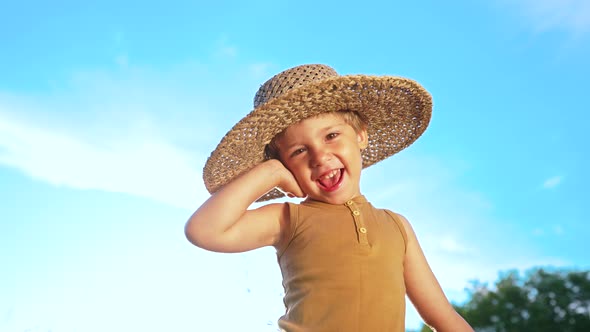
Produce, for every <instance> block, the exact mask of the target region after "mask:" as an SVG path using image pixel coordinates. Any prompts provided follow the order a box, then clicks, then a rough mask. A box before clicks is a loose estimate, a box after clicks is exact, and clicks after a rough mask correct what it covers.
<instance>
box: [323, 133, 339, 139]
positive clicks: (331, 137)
mask: <svg viewBox="0 0 590 332" xmlns="http://www.w3.org/2000/svg"><path fill="white" fill-rule="evenodd" d="M336 137H338V133H329V134H328V135H326V138H327V139H328V140H331V139H334V138H336Z"/></svg>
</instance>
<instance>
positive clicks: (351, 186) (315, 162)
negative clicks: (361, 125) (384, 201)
mask: <svg viewBox="0 0 590 332" xmlns="http://www.w3.org/2000/svg"><path fill="white" fill-rule="evenodd" d="M367 144H368V139H367V133H366V131H362V132H358V133H357V132H356V131H355V130H354V129H353V128H352V127H351V126H350V125H349V124H348V123H346V121H344V119H343V118H342V116H341V115H337V114H334V113H326V114H323V115H320V116H317V117H313V118H308V119H305V120H303V121H301V122H299V123H297V124H294V125H292V126H291V127H289V128H287V129H286V130H285V132H284V133H283V135H282V136H281V137H280V138H279V139H278V140H277V147H278V150H279V156H280V158H281V161H282V162H283V164H284V165H285V167H287V169H288V170H289V171H291V173H293V175H294V176H295V179H296V180H297V183H298V184H299V186H300V187H301V189H302V190H303V192H304V193H306V194H307V196H308V197H309V198H312V199H315V200H318V201H322V202H326V203H331V204H343V203H345V202H346V201H347V200H349V199H351V198H353V197H356V196H359V195H360V175H361V170H362V157H361V150H362V149H364V148H366V147H367Z"/></svg>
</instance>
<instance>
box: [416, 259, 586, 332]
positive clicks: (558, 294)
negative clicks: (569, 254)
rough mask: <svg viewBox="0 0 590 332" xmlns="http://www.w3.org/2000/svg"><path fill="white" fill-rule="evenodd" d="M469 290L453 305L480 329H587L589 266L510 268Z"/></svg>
mask: <svg viewBox="0 0 590 332" xmlns="http://www.w3.org/2000/svg"><path fill="white" fill-rule="evenodd" d="M468 292H469V295H470V298H469V300H468V301H467V302H466V303H465V304H463V305H462V306H456V307H455V309H456V310H457V312H459V314H461V315H462V316H463V317H464V318H465V319H466V320H467V321H468V322H469V323H470V324H471V326H473V328H474V329H475V330H476V331H478V332H480V331H481V332H492V331H493V332H526V331H535V332H545V331H547V332H549V331H551V332H556V331H560V332H582V331H584V332H588V331H590V271H565V270H546V269H542V268H537V269H533V270H530V271H528V272H527V273H525V275H524V276H521V275H520V274H519V273H518V272H517V271H509V272H507V273H503V274H502V275H501V276H500V278H499V280H498V281H497V282H496V283H495V285H494V286H493V287H489V286H488V285H487V284H482V283H479V282H473V283H472V285H471V288H470V289H468ZM423 331H427V328H425V329H423Z"/></svg>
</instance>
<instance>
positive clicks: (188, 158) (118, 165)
mask: <svg viewBox="0 0 590 332" xmlns="http://www.w3.org/2000/svg"><path fill="white" fill-rule="evenodd" d="M198 158H199V156H195V154H194V153H191V152H189V151H185V150H183V149H181V148H179V147H175V146H173V145H172V144H170V143H169V142H166V141H165V139H162V138H158V137H155V136H147V137H142V136H134V135H133V134H132V135H131V136H128V137H121V136H114V137H104V141H103V142H102V143H101V144H95V143H91V142H87V141H84V140H83V138H81V137H76V136H75V134H74V133H67V132H61V131H55V130H52V129H50V128H42V127H38V126H36V125H35V124H30V123H23V122H18V121H15V120H13V119H11V118H10V117H8V116H6V115H4V116H3V115H2V114H1V113H0V163H1V164H4V165H8V166H12V167H14V168H17V169H19V170H21V171H22V172H24V173H25V174H28V175H29V176H31V177H33V178H35V179H38V180H42V181H46V182H49V183H51V184H54V185H57V186H67V187H71V188H76V189H98V190H105V191H111V192H122V193H129V194H133V195H138V196H143V197H149V198H152V199H155V200H158V201H161V202H165V203H168V204H171V205H175V206H185V207H190V206H193V207H194V203H191V201H192V202H194V201H195V199H196V197H197V196H198V192H197V184H199V183H200V182H201V181H199V180H200V178H199V176H200V172H199V169H198V168H197V167H196V165H198V164H199V162H201V160H195V159H198ZM201 158H202V157H201Z"/></svg>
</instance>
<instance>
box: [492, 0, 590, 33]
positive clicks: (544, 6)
mask: <svg viewBox="0 0 590 332" xmlns="http://www.w3.org/2000/svg"><path fill="white" fill-rule="evenodd" d="M500 2H501V3H502V4H504V5H506V6H507V7H508V8H511V9H514V8H516V10H517V13H520V15H522V16H524V18H525V20H526V21H528V22H529V23H530V24H531V25H532V27H533V28H534V29H535V30H537V31H541V32H542V31H548V30H553V29H557V30H564V31H568V32H570V33H572V34H574V35H581V34H586V33H589V32H590V2H588V1H586V0H519V1H507V0H500Z"/></svg>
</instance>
